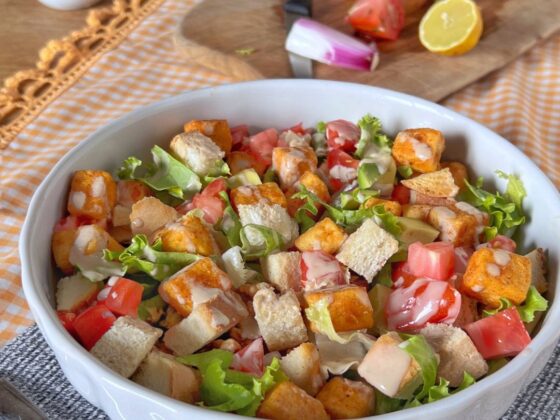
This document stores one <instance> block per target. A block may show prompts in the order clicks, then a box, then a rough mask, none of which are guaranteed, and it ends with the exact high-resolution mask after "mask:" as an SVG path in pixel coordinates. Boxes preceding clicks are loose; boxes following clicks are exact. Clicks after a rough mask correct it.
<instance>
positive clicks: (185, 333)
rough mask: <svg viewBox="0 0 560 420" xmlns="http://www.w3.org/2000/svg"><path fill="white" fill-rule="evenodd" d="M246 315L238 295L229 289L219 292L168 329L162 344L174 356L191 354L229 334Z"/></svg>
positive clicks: (244, 307)
mask: <svg viewBox="0 0 560 420" xmlns="http://www.w3.org/2000/svg"><path fill="white" fill-rule="evenodd" d="M248 315H249V313H248V312H247V307H246V306H245V304H244V303H243V300H242V299H241V297H239V295H238V294H237V293H235V292H233V291H231V290H229V291H227V292H220V293H219V294H217V295H216V296H214V297H212V298H211V299H210V300H208V301H206V302H204V303H201V304H200V305H197V306H195V308H194V309H193V311H192V313H191V314H190V315H189V316H188V317H187V318H184V319H183V320H182V321H181V322H179V323H178V324H177V325H174V326H173V327H171V328H169V329H168V330H167V331H166V333H165V335H164V336H163V342H164V343H165V345H166V346H167V347H168V348H169V349H170V350H172V351H173V352H174V353H175V354H176V355H179V356H183V355H187V354H192V353H194V352H195V351H197V350H200V349H201V348H202V347H204V346H205V345H207V344H208V343H211V342H212V341H214V340H215V339H216V338H218V337H219V336H220V335H222V334H224V333H225V332H227V331H229V330H230V329H231V328H232V327H233V326H235V325H236V324H237V323H238V322H239V321H241V320H242V319H244V318H246V317H247V316H248Z"/></svg>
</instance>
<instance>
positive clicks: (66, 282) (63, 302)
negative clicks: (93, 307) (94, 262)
mask: <svg viewBox="0 0 560 420" xmlns="http://www.w3.org/2000/svg"><path fill="white" fill-rule="evenodd" d="M100 284H102V283H99V282H93V281H90V280H88V279H87V278H85V277H84V276H83V275H82V274H80V273H78V274H74V275H73V276H71V277H64V278H62V279H60V280H59V281H58V283H57V284H56V310H57V311H69V312H76V311H77V310H78V309H80V308H82V307H84V306H85V305H87V304H88V303H89V302H91V301H93V300H94V299H95V297H96V296H97V293H99V291H100V288H99V285H100Z"/></svg>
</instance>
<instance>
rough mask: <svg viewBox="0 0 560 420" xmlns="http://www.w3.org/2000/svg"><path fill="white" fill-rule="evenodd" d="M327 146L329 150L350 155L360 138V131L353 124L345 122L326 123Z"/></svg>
mask: <svg viewBox="0 0 560 420" xmlns="http://www.w3.org/2000/svg"><path fill="white" fill-rule="evenodd" d="M325 134H326V137H327V146H328V147H329V150H331V149H342V150H344V151H345V152H349V153H352V152H354V150H356V143H357V142H358V139H359V138H360V129H359V128H358V126H357V125H356V124H354V123H351V122H350V121H346V120H334V121H331V122H329V123H327V128H326V132H325Z"/></svg>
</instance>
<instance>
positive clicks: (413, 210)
mask: <svg viewBox="0 0 560 420" xmlns="http://www.w3.org/2000/svg"><path fill="white" fill-rule="evenodd" d="M432 208H433V206H431V205H429V204H405V205H404V206H402V215H403V217H409V218H411V219H418V220H421V221H423V222H427V221H428V217H429V215H430V211H431V210H432Z"/></svg>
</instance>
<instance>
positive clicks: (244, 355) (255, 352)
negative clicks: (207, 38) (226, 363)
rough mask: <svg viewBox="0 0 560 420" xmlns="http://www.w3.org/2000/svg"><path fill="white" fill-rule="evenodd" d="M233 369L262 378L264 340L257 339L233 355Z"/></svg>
mask: <svg viewBox="0 0 560 420" xmlns="http://www.w3.org/2000/svg"><path fill="white" fill-rule="evenodd" d="M231 368H232V369H233V370H237V371H239V372H247V373H250V374H251V375H254V376H256V377H258V378H260V377H261V376H262V375H263V372H264V346H263V339H262V338H261V337H259V338H257V339H256V340H254V341H253V342H251V344H249V345H247V346H245V347H243V348H242V349H241V350H239V351H238V352H237V353H235V354H234V355H233V360H232V362H231Z"/></svg>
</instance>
